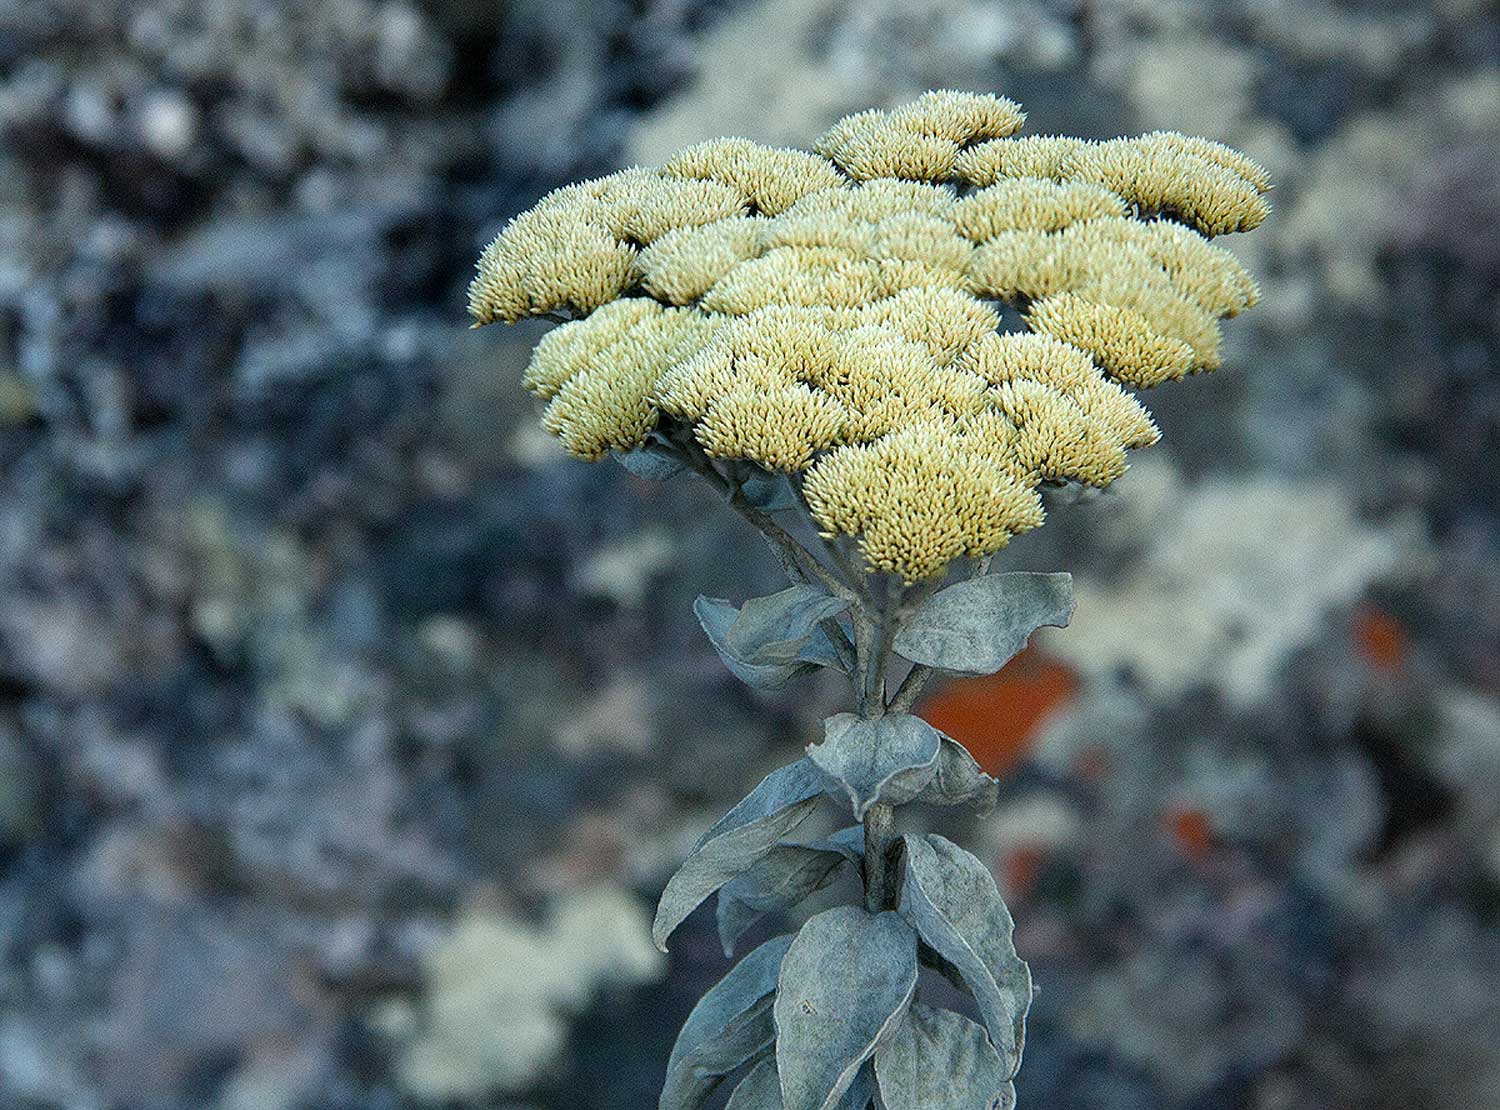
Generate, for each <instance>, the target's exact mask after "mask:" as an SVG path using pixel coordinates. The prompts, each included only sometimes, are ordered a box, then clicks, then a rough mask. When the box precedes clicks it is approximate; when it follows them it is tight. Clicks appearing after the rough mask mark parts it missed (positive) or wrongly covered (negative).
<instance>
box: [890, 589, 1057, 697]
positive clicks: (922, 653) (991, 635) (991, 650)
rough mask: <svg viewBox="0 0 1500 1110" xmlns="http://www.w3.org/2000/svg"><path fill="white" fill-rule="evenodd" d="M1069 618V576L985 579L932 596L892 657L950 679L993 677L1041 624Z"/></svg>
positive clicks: (900, 634)
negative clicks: (955, 676)
mask: <svg viewBox="0 0 1500 1110" xmlns="http://www.w3.org/2000/svg"><path fill="white" fill-rule="evenodd" d="M1072 616H1073V576H1072V575H1070V574H1031V573H1027V572H1025V571H1015V572H1012V573H1010V574H989V575H984V576H982V577H979V578H971V579H969V580H968V581H967V582H958V583H955V584H954V585H952V586H949V587H947V588H946V589H942V590H939V591H938V592H937V593H935V594H933V595H932V596H931V597H929V598H928V599H927V600H926V601H924V602H923V603H922V605H921V606H920V607H919V608H918V609H917V611H916V612H915V613H913V614H912V617H911V619H910V620H909V621H907V622H906V624H905V626H903V627H902V629H901V631H899V632H897V633H896V639H895V642H894V646H895V649H896V651H897V653H899V654H900V655H901V656H903V657H904V658H906V659H910V660H911V661H912V662H913V663H925V664H927V665H928V666H930V667H940V668H942V669H943V670H945V671H952V672H954V673H955V674H969V675H977V674H994V673H995V672H996V671H998V670H999V669H1000V668H1001V667H1003V666H1005V664H1006V663H1008V662H1010V660H1011V659H1012V658H1014V657H1015V656H1016V654H1017V653H1019V652H1020V650H1021V649H1022V648H1024V647H1025V646H1026V641H1027V640H1028V639H1030V637H1031V634H1032V633H1033V632H1035V631H1036V630H1037V629H1038V628H1041V627H1042V626H1043V625H1052V626H1053V627H1055V628H1065V627H1067V624H1068V621H1069V620H1070V619H1072Z"/></svg>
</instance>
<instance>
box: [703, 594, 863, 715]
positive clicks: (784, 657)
mask: <svg viewBox="0 0 1500 1110" xmlns="http://www.w3.org/2000/svg"><path fill="white" fill-rule="evenodd" d="M848 607H849V606H848V602H845V601H842V600H840V599H839V598H836V597H834V596H832V595H831V594H829V593H828V592H827V591H825V590H822V589H820V588H819V587H817V586H810V585H805V584H804V585H799V586H792V587H790V588H789V589H785V590H782V591H781V592H780V593H775V594H771V595H770V596H769V597H756V598H751V599H750V600H749V601H747V602H745V604H744V605H742V606H739V607H736V606H734V605H732V604H730V603H729V602H728V601H725V600H723V599H722V598H714V597H700V598H698V600H697V601H695V602H694V603H693V612H694V613H696V614H697V616H698V622H699V623H700V624H701V625H702V626H703V631H704V632H705V633H707V634H708V638H709V641H710V642H711V643H712V644H713V645H714V650H715V651H717V652H718V653H719V658H720V659H722V660H723V661H724V665H725V666H726V667H728V668H729V669H730V671H732V672H733V673H734V675H735V677H736V678H738V679H740V680H741V681H742V682H745V683H746V684H748V685H750V686H754V687H757V688H758V689H762V690H775V689H779V688H780V687H782V686H784V685H786V683H787V682H788V681H789V680H790V679H792V678H794V677H796V676H797V675H799V674H804V673H806V672H808V671H810V670H812V669H813V668H814V667H829V666H838V665H839V657H838V653H837V652H836V651H835V650H834V648H833V644H832V643H831V642H829V639H828V636H827V634H826V633H825V632H824V631H823V630H822V629H821V628H819V627H818V625H819V624H820V623H821V622H823V621H825V620H828V619H830V618H832V617H835V616H837V615H838V614H839V613H842V612H843V611H844V610H845V609H847V608H848Z"/></svg>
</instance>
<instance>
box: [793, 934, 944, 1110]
mask: <svg viewBox="0 0 1500 1110" xmlns="http://www.w3.org/2000/svg"><path fill="white" fill-rule="evenodd" d="M916 942H917V938H916V934H915V933H913V932H912V928H911V926H910V925H908V924H907V923H906V922H905V921H904V920H902V919H901V917H900V916H898V915H897V914H895V913H892V912H887V913H880V914H870V913H866V912H865V910H864V909H863V908H861V907H859V906H839V907H837V908H835V909H831V910H827V911H825V912H823V913H820V914H817V915H815V916H814V917H812V918H809V919H808V922H807V924H805V925H804V926H802V931H801V932H799V933H798V934H797V939H796V940H794V941H792V946H791V948H789V949H788V950H787V954H786V957H785V958H784V959H783V960H782V961H781V979H780V981H779V983H778V984H777V988H776V1003H775V1006H774V1007H773V1012H774V1014H775V1017H776V1069H777V1072H778V1073H779V1075H780V1077H781V1095H782V1100H783V1101H784V1103H785V1104H786V1110H833V1108H834V1107H836V1106H838V1105H839V1102H840V1100H841V1099H842V1098H843V1097H844V1095H845V1093H846V1092H847V1091H848V1090H849V1089H850V1087H851V1086H852V1085H853V1083H854V1082H855V1080H856V1078H857V1077H858V1075H859V1070H860V1067H861V1065H863V1064H864V1062H865V1061H866V1060H868V1059H869V1058H870V1057H871V1056H873V1055H874V1054H875V1050H876V1049H877V1048H878V1047H879V1046H880V1045H881V1043H882V1042H883V1041H884V1040H885V1039H886V1038H887V1037H889V1036H890V1035H891V1034H892V1033H893V1032H894V1030H895V1029H896V1027H897V1026H898V1025H899V1024H900V1022H901V1018H902V1016H903V1015H904V1014H905V1013H906V1008H907V1006H908V1005H909V1004H910V1002H911V998H912V994H913V993H914V992H915V991H916V987H917V943H916Z"/></svg>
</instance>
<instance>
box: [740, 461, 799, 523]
mask: <svg viewBox="0 0 1500 1110" xmlns="http://www.w3.org/2000/svg"><path fill="white" fill-rule="evenodd" d="M740 492H741V493H743V494H744V495H745V500H746V501H748V502H750V504H752V505H754V506H755V507H756V508H757V509H759V510H760V511H761V512H765V513H779V512H785V511H787V510H789V509H798V508H801V505H800V504H798V502H797V495H796V494H795V493H793V492H792V487H791V486H790V485H788V484H787V480H786V476H785V475H782V474H772V473H770V472H769V471H759V472H756V473H752V474H750V475H749V476H748V477H747V478H746V479H745V480H744V481H743V482H741V483H740Z"/></svg>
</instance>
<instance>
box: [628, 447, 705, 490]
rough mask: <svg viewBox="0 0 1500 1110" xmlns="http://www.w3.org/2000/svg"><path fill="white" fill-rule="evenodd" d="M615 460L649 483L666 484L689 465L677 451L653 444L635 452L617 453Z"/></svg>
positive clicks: (639, 448)
mask: <svg viewBox="0 0 1500 1110" xmlns="http://www.w3.org/2000/svg"><path fill="white" fill-rule="evenodd" d="M614 458H615V461H616V462H617V463H619V464H620V465H621V466H623V467H624V468H625V469H626V470H628V471H630V473H631V474H633V475H635V476H636V477H637V478H644V479H646V481H648V482H665V481H666V480H667V479H668V478H672V477H675V476H676V475H678V474H681V473H682V472H683V471H684V470H686V469H687V464H686V463H685V462H683V461H682V459H681V457H680V456H679V455H678V454H677V452H676V451H673V450H672V449H671V448H669V447H661V446H656V445H652V444H647V445H646V446H644V447H638V448H636V449H635V450H634V451H616V452H614Z"/></svg>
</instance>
